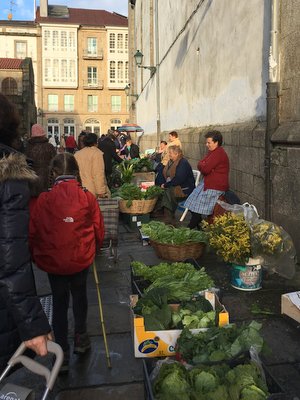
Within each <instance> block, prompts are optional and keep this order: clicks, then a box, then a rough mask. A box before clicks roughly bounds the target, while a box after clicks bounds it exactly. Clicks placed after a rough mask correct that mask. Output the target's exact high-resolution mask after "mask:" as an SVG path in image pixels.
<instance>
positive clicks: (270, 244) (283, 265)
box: [218, 200, 297, 279]
mask: <svg viewBox="0 0 300 400" xmlns="http://www.w3.org/2000/svg"><path fill="white" fill-rule="evenodd" d="M218 203H219V204H220V206H221V207H222V208H224V209H225V210H226V211H229V212H232V213H235V214H243V215H244V218H245V220H246V222H247V224H248V225H249V228H250V231H251V238H250V239H251V251H252V257H254V258H256V257H260V258H262V265H263V267H264V268H266V269H267V270H268V271H269V272H276V273H277V274H279V275H281V276H283V277H284V278H287V279H291V278H293V276H294V274H295V265H296V262H297V260H296V250H295V247H294V244H293V241H292V238H291V237H290V235H289V234H288V233H287V232H286V231H285V230H284V229H283V228H282V227H281V226H279V225H276V224H275V223H273V222H270V221H266V220H264V219H260V218H259V216H258V212H257V209H256V207H255V206H253V205H251V204H249V203H244V204H241V205H240V204H233V205H230V204H228V203H224V202H223V201H220V200H218Z"/></svg>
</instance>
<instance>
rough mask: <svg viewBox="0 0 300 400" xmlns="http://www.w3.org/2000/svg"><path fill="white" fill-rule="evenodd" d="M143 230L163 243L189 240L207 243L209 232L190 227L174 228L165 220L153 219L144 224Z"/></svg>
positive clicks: (177, 242) (182, 242)
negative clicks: (164, 221) (165, 222)
mask: <svg viewBox="0 0 300 400" xmlns="http://www.w3.org/2000/svg"><path fill="white" fill-rule="evenodd" d="M142 232H143V233H144V234H145V235H146V236H149V238H150V240H151V239H152V240H154V241H156V242H158V243H162V244H184V243H189V242H194V243H199V242H202V243H207V234H206V233H205V232H203V231H197V230H194V229H189V228H174V227H173V226H170V225H166V224H164V223H163V222H159V221H151V222H149V223H148V224H143V225H142Z"/></svg>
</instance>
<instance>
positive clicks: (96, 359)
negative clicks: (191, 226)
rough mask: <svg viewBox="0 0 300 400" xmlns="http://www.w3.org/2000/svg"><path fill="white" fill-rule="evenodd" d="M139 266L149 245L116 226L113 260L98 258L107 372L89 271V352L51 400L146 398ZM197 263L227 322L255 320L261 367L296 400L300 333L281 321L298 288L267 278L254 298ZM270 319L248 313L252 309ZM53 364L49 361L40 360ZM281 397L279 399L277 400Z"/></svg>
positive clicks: (26, 379) (33, 382)
mask: <svg viewBox="0 0 300 400" xmlns="http://www.w3.org/2000/svg"><path fill="white" fill-rule="evenodd" d="M132 260H139V261H142V262H145V263H146V264H149V265H151V264H152V265H153V264H156V263H158V262H160V260H159V259H158V258H157V257H156V255H155V252H154V250H153V249H152V248H151V247H150V246H142V244H141V241H140V238H139V235H138V233H137V231H133V230H130V229H129V228H128V227H127V226H126V225H123V224H122V223H121V224H120V229H119V245H118V258H117V262H116V263H115V262H114V260H113V259H111V258H110V257H109V252H108V251H105V252H103V253H102V254H101V255H100V256H97V257H96V264H97V270H98V273H99V280H100V287H101V296H102V302H103V311H104V320H105V324H106V332H107V340H108V346H109V351H110V357H111V361H112V368H111V369H108V368H107V363H106V356H105V348H104V343H103V337H102V332H101V326H100V322H99V310H98V303H97V292H96V286H95V282H94V277H93V273H92V271H90V273H89V278H88V297H89V315H88V332H89V334H90V336H91V342H92V349H91V351H90V352H89V353H88V354H87V355H85V356H83V357H79V356H77V355H75V354H74V355H73V356H72V357H71V361H70V372H69V374H68V375H66V376H64V377H59V378H58V379H57V381H56V385H55V388H54V391H53V393H51V394H50V395H49V397H48V399H49V400H53V399H58V400H69V399H70V400H71V399H72V400H77V399H80V400H85V399H88V400H94V399H99V398H101V400H106V399H110V400H114V399H130V400H140V399H144V382H143V368H142V361H141V360H140V359H135V358H134V356H133V346H132V337H131V324H130V309H129V296H130V294H131V278H130V262H131V261H132ZM198 263H199V264H200V265H201V266H204V267H205V268H206V269H207V272H208V273H209V274H211V275H212V277H213V278H214V280H215V282H216V286H217V287H220V289H221V292H220V293H221V301H222V303H223V304H224V305H225V307H226V308H227V310H228V311H229V314H230V321H231V322H238V323H239V322H241V321H249V320H252V319H256V320H259V321H260V322H262V324H263V335H264V338H265V340H266V342H267V345H268V347H269V352H268V353H267V354H266V355H264V356H263V362H264V363H265V365H266V366H267V368H268V370H269V372H270V373H271V375H272V376H273V378H274V379H275V381H276V382H277V383H278V384H280V386H281V387H282V389H283V390H284V391H285V392H286V393H290V394H291V395H290V396H286V397H284V399H289V400H292V399H293V400H296V399H297V398H298V397H299V399H300V329H299V325H298V324H296V323H294V321H292V320H290V319H288V318H285V317H283V316H282V315H281V314H280V297H281V294H282V293H286V292H290V291H294V290H296V288H299V285H298V282H297V281H294V280H293V281H286V280H284V279H281V278H280V277H278V276H275V275H271V276H264V278H263V288H262V289H260V290H258V291H255V292H243V291H240V290H236V289H233V288H232V287H231V286H230V284H229V269H228V267H227V266H226V265H224V264H223V263H220V262H219V261H218V260H217V259H216V257H215V256H214V255H213V254H205V255H203V256H202V257H201V258H200V259H199V260H198ZM35 276H36V281H37V287H38V292H39V295H40V296H45V295H48V294H49V293H50V289H49V285H48V281H47V276H46V274H44V273H43V272H41V271H38V270H35ZM254 304H255V305H258V306H259V308H260V309H261V310H264V309H268V311H270V312H271V314H268V315H265V314H261V315H259V314H253V313H252V311H251V310H253V305H254ZM69 320H70V324H69V325H70V332H69V333H70V344H71V346H72V339H73V338H72V335H73V323H72V318H71V314H70V318H69ZM42 361H43V363H44V364H46V365H50V362H51V359H50V358H48V359H47V360H42ZM9 382H11V383H16V384H19V385H21V386H25V387H31V388H34V389H35V392H36V396H37V399H39V398H40V397H41V393H42V391H43V389H44V386H43V379H42V378H40V377H37V376H36V375H33V374H31V373H29V372H28V371H26V370H25V369H20V370H19V371H17V372H15V373H14V374H12V375H11V377H10V378H9ZM282 398H283V397H282Z"/></svg>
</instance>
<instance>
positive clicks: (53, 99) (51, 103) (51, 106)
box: [48, 94, 58, 111]
mask: <svg viewBox="0 0 300 400" xmlns="http://www.w3.org/2000/svg"><path fill="white" fill-rule="evenodd" d="M48 111H58V95H57V94H48Z"/></svg>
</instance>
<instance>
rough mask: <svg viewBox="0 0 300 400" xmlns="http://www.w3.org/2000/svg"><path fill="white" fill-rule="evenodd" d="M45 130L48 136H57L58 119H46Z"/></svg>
mask: <svg viewBox="0 0 300 400" xmlns="http://www.w3.org/2000/svg"><path fill="white" fill-rule="evenodd" d="M47 132H48V137H51V136H53V137H54V138H55V137H56V136H57V137H58V138H59V136H60V135H59V121H58V119H55V118H49V119H48V121H47Z"/></svg>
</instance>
